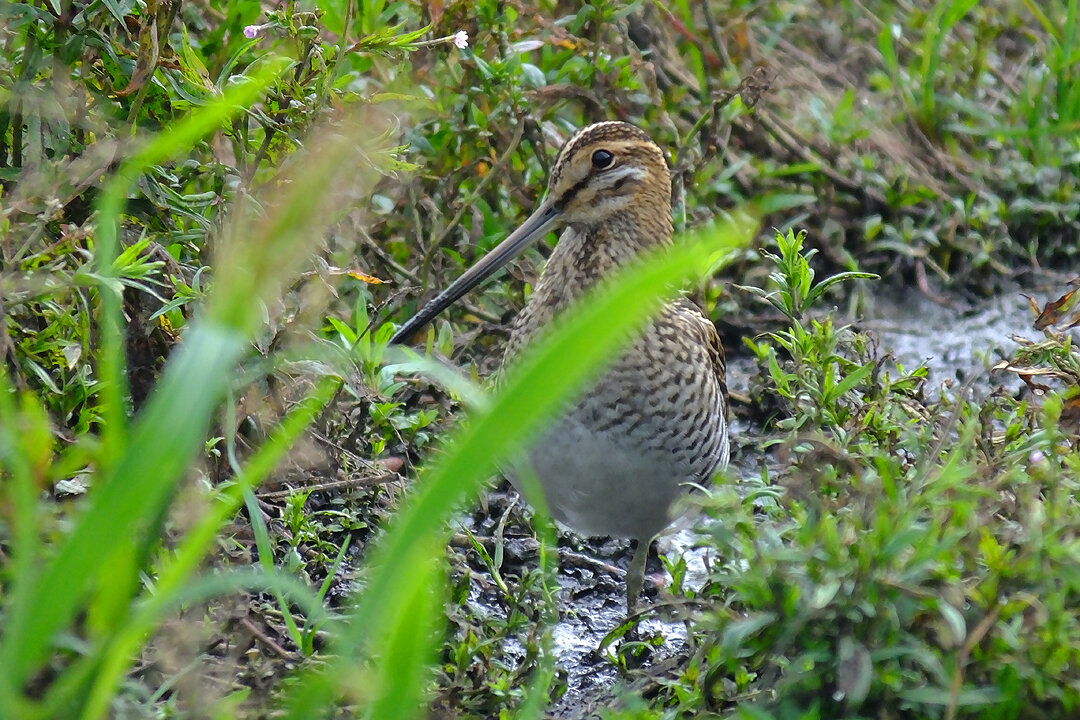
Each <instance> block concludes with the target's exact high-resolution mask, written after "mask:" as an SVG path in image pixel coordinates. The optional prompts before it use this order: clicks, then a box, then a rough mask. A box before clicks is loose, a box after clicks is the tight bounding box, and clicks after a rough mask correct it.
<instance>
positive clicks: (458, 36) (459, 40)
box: [453, 30, 469, 48]
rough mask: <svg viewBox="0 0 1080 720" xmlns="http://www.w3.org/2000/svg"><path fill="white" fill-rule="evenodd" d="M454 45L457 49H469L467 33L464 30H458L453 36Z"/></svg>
mask: <svg viewBox="0 0 1080 720" xmlns="http://www.w3.org/2000/svg"><path fill="white" fill-rule="evenodd" d="M453 41H454V44H455V45H457V46H458V47H459V48H467V47H469V33H467V32H465V31H464V30H458V31H457V32H456V33H454V36H453Z"/></svg>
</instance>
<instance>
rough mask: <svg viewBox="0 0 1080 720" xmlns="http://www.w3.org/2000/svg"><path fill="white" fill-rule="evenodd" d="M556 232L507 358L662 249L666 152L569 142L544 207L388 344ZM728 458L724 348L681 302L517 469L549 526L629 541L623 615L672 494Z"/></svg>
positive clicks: (618, 132)
mask: <svg viewBox="0 0 1080 720" xmlns="http://www.w3.org/2000/svg"><path fill="white" fill-rule="evenodd" d="M555 228H563V230H562V235H561V236H560V238H559V242H558V244H557V245H556V246H555V250H554V252H553V253H552V255H551V258H550V260H548V263H547V267H546V268H545V270H544V272H543V275H542V276H541V277H540V279H539V281H538V282H537V283H536V287H535V288H534V290H533V294H532V296H531V297H530V298H529V302H528V304H527V305H526V306H525V308H524V309H523V310H522V311H521V313H520V314H519V315H518V316H517V318H515V320H514V324H513V330H512V333H511V336H510V342H509V344H508V345H507V348H506V359H507V360H509V359H511V358H513V357H515V356H516V355H518V354H519V353H520V352H521V351H522V349H523V348H524V347H525V346H526V345H528V343H529V342H530V341H532V339H533V338H534V337H536V335H537V334H538V333H539V332H541V331H542V330H543V329H544V328H545V327H547V326H548V325H549V324H550V323H551V322H552V321H553V320H555V318H556V317H557V316H558V314H559V313H560V312H562V311H563V310H564V309H565V308H566V307H568V306H569V305H571V304H572V303H573V302H574V301H575V300H576V299H577V298H579V297H580V296H581V295H582V293H583V292H585V291H586V290H587V289H589V288H590V287H592V286H593V285H594V284H596V282H597V281H599V280H600V279H601V278H603V277H605V276H607V275H609V274H611V272H612V271H614V270H616V269H617V268H619V267H621V266H623V265H625V264H626V263H628V262H630V261H632V260H633V259H634V258H636V257H638V256H639V255H640V254H641V253H642V252H645V251H647V250H649V249H651V248H654V247H657V246H662V245H668V244H670V243H671V236H672V224H671V177H670V173H669V172H668V167H667V163H666V161H665V159H664V154H663V152H662V151H661V150H660V148H659V147H657V145H656V144H655V143H654V142H653V141H652V140H651V139H650V138H649V136H648V135H647V134H646V133H644V132H643V131H642V130H640V129H638V128H636V127H634V126H633V125H629V124H627V123H622V122H602V123H596V124H594V125H589V126H588V127H585V128H582V129H581V130H579V131H578V132H577V133H576V134H574V135H573V136H572V137H571V138H570V139H569V140H567V141H566V143H565V144H564V145H563V147H562V149H561V150H560V151H559V155H558V157H557V158H556V161H555V166H554V168H553V169H552V171H551V178H550V180H549V182H548V194H547V197H546V199H545V200H544V202H543V203H541V205H540V207H539V208H537V210H536V211H535V212H534V213H533V214H532V215H531V216H530V217H529V218H528V219H527V220H525V222H524V223H523V224H522V225H521V227H520V228H518V229H517V230H515V231H514V232H513V233H511V234H510V236H509V237H507V239H506V240H505V241H503V242H502V244H500V245H499V246H498V247H496V248H495V249H494V250H492V251H491V252H490V253H488V255H486V256H485V257H484V258H483V259H482V260H480V262H478V263H477V264H476V265H474V266H473V267H472V268H470V269H469V270H468V271H466V273H465V274H464V275H462V276H461V277H460V278H459V279H458V280H457V281H455V282H454V283H453V284H451V286H450V287H449V288H447V289H446V290H444V291H443V292H442V293H441V294H439V295H438V296H437V297H436V298H435V299H434V300H432V301H431V302H430V303H428V305H427V306H425V307H424V308H423V309H422V310H421V311H420V312H419V313H417V315H416V316H415V317H413V318H412V319H411V320H409V322H407V323H406V324H405V325H404V326H402V327H401V329H400V330H398V332H397V333H396V334H395V335H394V337H393V338H392V339H391V342H392V343H397V342H402V341H404V340H406V339H407V338H409V337H411V336H412V335H413V334H414V333H415V332H416V331H417V330H418V329H420V328H421V327H422V326H424V325H426V324H427V323H428V322H430V321H431V320H432V319H433V318H434V317H435V316H436V315H438V314H439V313H440V312H441V311H442V310H443V309H445V308H446V307H447V306H449V305H450V304H451V303H453V302H454V301H456V300H457V299H458V298H460V297H461V296H462V295H464V294H465V293H466V292H468V291H469V290H470V289H472V288H473V287H475V286H476V285H477V284H479V283H480V282H482V281H483V280H484V279H485V278H487V277H488V276H489V275H491V274H492V273H494V272H495V271H496V270H498V269H499V268H500V267H502V266H503V265H505V264H506V263H507V262H508V261H509V260H510V259H511V258H513V257H514V256H515V255H517V254H518V253H519V252H520V251H521V250H523V249H524V248H525V247H527V246H528V245H529V244H531V243H532V242H535V241H536V240H538V239H540V238H542V237H543V236H544V235H545V234H546V233H547V232H548V230H551V229H555ZM727 460H728V437H727V385H726V381H725V365H724V349H723V346H722V345H721V344H720V338H719V337H718V336H717V333H716V328H715V327H714V326H713V324H712V323H711V322H710V321H709V319H708V318H707V317H706V316H705V315H704V313H702V311H701V310H700V309H699V308H698V307H697V306H696V305H694V304H693V303H692V302H690V301H688V300H677V301H674V302H671V303H669V304H667V305H666V306H664V308H663V309H662V310H661V311H660V312H659V313H658V314H657V316H656V317H655V318H654V319H653V321H652V322H651V323H650V324H649V325H648V326H647V327H646V329H645V330H644V331H643V332H642V333H641V335H640V336H639V337H638V338H637V339H635V340H634V341H633V342H632V343H631V344H630V345H629V346H628V347H627V348H626V349H624V350H623V351H622V354H621V355H620V356H619V358H618V359H617V360H615V361H614V362H613V363H612V365H610V366H609V368H608V369H607V370H605V371H604V372H603V374H602V375H601V376H600V377H599V378H598V379H597V380H596V381H594V383H593V384H592V385H591V386H590V387H589V389H588V390H587V391H586V392H585V394H584V395H583V396H581V398H580V399H579V400H578V401H577V402H576V403H574V404H573V405H571V406H570V407H568V408H567V410H566V411H565V412H564V413H563V414H562V415H561V416H560V417H559V418H558V419H557V420H556V421H555V422H554V423H553V424H552V425H551V427H550V428H549V429H548V430H547V431H546V432H545V433H544V434H543V435H542V436H541V437H539V438H538V439H537V440H536V441H535V443H534V444H533V446H532V449H531V450H530V451H529V452H528V458H527V462H528V465H529V466H530V469H531V471H532V472H533V473H534V474H535V475H536V477H537V479H538V480H539V482H540V485H541V487H542V488H543V491H544V496H545V500H546V501H547V503H546V504H547V507H548V509H549V510H550V511H551V514H552V515H553V516H554V517H555V519H556V520H558V521H559V522H561V523H563V524H565V525H568V526H569V527H570V528H572V529H574V530H576V531H577V532H579V533H581V534H583V535H610V536H614V537H629V538H634V539H636V540H637V541H638V545H637V549H636V551H635V553H634V558H633V560H632V561H631V563H630V570H629V571H628V573H627V608H628V610H631V609H633V606H634V604H635V603H636V600H637V597H638V595H639V594H640V592H641V587H642V581H643V575H644V569H645V560H646V557H647V554H648V547H649V543H650V541H651V540H652V538H653V537H654V536H655V535H656V534H657V533H659V532H660V531H661V530H663V529H664V528H665V527H666V526H667V525H668V524H669V523H670V521H671V519H672V518H671V515H670V513H671V508H672V505H673V504H674V502H675V500H676V498H677V497H678V495H679V491H680V486H681V485H683V484H685V483H702V482H707V481H708V480H709V479H710V478H711V476H712V475H713V474H714V473H716V472H717V471H718V470H720V469H722V468H723V467H724V466H725V465H726V464H727ZM511 479H512V480H514V482H515V484H518V482H517V480H516V477H511Z"/></svg>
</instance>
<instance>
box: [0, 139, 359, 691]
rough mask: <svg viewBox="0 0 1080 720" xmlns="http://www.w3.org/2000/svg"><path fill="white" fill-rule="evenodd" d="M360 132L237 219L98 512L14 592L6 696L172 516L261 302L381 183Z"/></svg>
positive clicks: (107, 482) (2, 654)
mask: <svg viewBox="0 0 1080 720" xmlns="http://www.w3.org/2000/svg"><path fill="white" fill-rule="evenodd" d="M356 120H358V118H356ZM363 127H364V123H363V122H354V123H352V124H350V123H348V122H342V123H340V124H339V125H338V126H336V127H335V128H334V132H333V133H330V132H327V133H325V134H324V136H323V137H322V138H318V137H315V138H312V139H311V140H310V141H309V145H308V147H309V148H310V149H309V150H307V151H306V153H307V158H306V160H300V159H299V158H298V162H297V163H296V164H295V165H294V166H293V168H294V176H293V177H292V178H291V182H290V183H289V184H288V187H289V188H290V192H289V193H288V194H286V195H284V196H282V197H279V198H276V199H275V200H276V201H275V203H273V204H272V205H270V206H269V209H268V210H267V212H266V214H265V215H264V216H262V217H259V218H251V217H246V216H245V215H244V213H242V212H237V213H235V217H236V220H235V225H234V228H233V231H232V233H231V236H230V237H229V238H228V239H227V241H226V242H224V243H223V245H224V246H225V250H224V252H223V255H222V262H221V263H220V264H219V272H218V277H217V280H216V283H215V287H214V290H213V292H212V294H211V297H210V300H209V305H208V307H207V308H206V311H205V313H204V315H203V317H202V318H201V319H200V320H198V321H196V322H195V323H193V324H192V326H191V328H190V330H189V332H188V333H187V335H186V336H185V338H184V342H183V344H181V345H180V346H179V347H178V348H177V349H176V350H175V352H174V355H173V357H172V358H171V359H170V361H169V363H168V365H167V367H166V370H165V372H164V374H163V375H162V378H161V380H160V382H159V383H158V385H157V387H156V388H155V392H154V394H153V395H152V396H151V398H150V399H149V401H148V402H147V404H146V406H145V408H144V409H143V411H142V412H141V413H140V415H139V417H138V419H137V421H136V423H135V425H134V427H133V430H132V432H131V434H130V437H128V438H127V439H126V440H125V442H124V443H123V452H122V453H121V454H120V455H119V457H117V458H116V459H115V460H114V461H113V462H112V463H111V464H108V463H103V467H101V468H100V474H99V477H100V482H99V483H98V485H97V486H96V487H95V490H94V492H93V493H92V494H91V496H90V497H89V507H88V508H87V510H86V511H85V513H84V514H83V515H82V516H81V517H78V519H77V522H76V524H75V527H74V528H73V530H72V531H71V533H70V535H68V536H67V537H66V538H65V539H64V540H63V542H62V543H61V544H60V545H59V548H58V550H57V552H56V555H55V556H54V557H53V558H51V559H49V560H48V561H46V562H45V563H44V567H43V569H42V571H41V572H40V574H39V575H37V576H36V577H35V576H27V577H25V578H19V582H18V583H16V584H15V585H14V586H13V590H12V592H11V594H10V596H9V603H10V609H9V612H8V616H7V618H6V620H7V622H6V623H5V628H4V636H3V645H2V647H0V664H2V666H3V667H4V668H5V672H4V673H3V676H2V678H0V699H2V698H3V697H8V698H11V697H15V696H17V695H18V694H19V691H20V689H21V688H22V686H23V684H24V683H25V682H26V681H27V679H28V678H29V677H30V676H31V675H32V674H33V673H34V672H35V671H36V670H37V669H38V668H39V667H40V665H41V664H42V662H44V660H45V658H46V657H47V655H48V653H49V650H50V647H51V644H52V642H53V640H54V638H55V637H56V635H57V633H58V632H59V631H60V630H61V629H62V628H64V627H65V626H66V625H67V624H68V623H70V622H71V621H72V620H73V618H74V617H75V616H76V614H77V613H78V612H79V611H80V609H83V608H84V603H85V602H86V598H87V595H88V593H89V592H90V590H91V588H92V587H93V583H94V582H95V581H96V582H98V583H108V582H117V581H119V579H113V578H109V577H108V576H106V575H104V574H103V573H102V572H101V570H102V569H103V568H104V567H106V566H108V565H109V563H110V562H111V561H112V560H113V559H114V553H116V552H117V551H118V550H119V549H120V548H121V547H122V546H124V545H131V544H132V543H137V542H138V537H139V535H140V533H141V532H144V531H145V530H146V528H148V527H152V526H153V523H154V520H155V518H160V517H162V516H163V513H164V512H165V511H166V508H167V505H168V503H169V501H170V499H171V497H172V495H173V492H174V490H175V488H176V487H177V484H178V482H179V481H180V480H181V479H182V477H183V475H184V472H185V470H186V469H187V468H188V466H189V463H190V461H191V458H192V457H193V456H194V455H195V453H196V452H197V451H198V450H199V449H200V448H201V447H202V444H203V441H204V439H205V432H206V429H207V427H208V424H209V421H210V416H211V413H212V412H213V410H214V409H215V408H216V407H217V405H218V403H219V402H220V400H221V398H222V397H223V395H224V392H225V389H226V387H227V385H228V384H229V383H230V382H232V378H233V375H234V369H235V366H236V364H237V362H238V361H239V359H240V358H241V357H242V356H243V355H244V353H245V352H246V349H247V343H248V334H249V332H250V331H251V330H252V329H253V327H254V326H255V323H256V322H257V321H258V318H259V316H260V307H261V303H262V302H264V301H266V300H268V299H270V298H272V297H274V296H276V294H277V293H279V292H280V288H281V285H282V283H283V282H284V280H285V278H286V277H287V276H289V275H290V274H291V273H292V272H293V270H294V269H295V267H296V265H297V263H298V262H300V261H301V260H302V259H303V258H304V257H306V255H307V254H308V253H309V252H310V249H311V242H310V238H311V237H317V236H318V235H319V234H320V233H321V226H322V225H323V224H324V223H326V222H328V221H329V220H330V218H331V215H330V213H329V212H328V211H327V208H328V206H329V205H330V204H332V203H333V202H334V201H335V194H334V192H332V191H331V190H333V189H336V188H338V187H339V186H343V185H352V184H356V183H359V182H361V181H364V182H372V181H373V179H372V175H373V173H363V172H357V168H358V167H359V168H364V167H367V166H365V165H363V164H362V163H361V162H360V161H359V159H358V158H359V154H360V153H362V152H364V151H365V150H367V148H365V147H364V138H365V135H364V134H363V132H362V128H363ZM320 153H325V155H320ZM328 157H332V158H334V162H329V161H327V159H326V158H328ZM346 174H347V176H348V177H347V179H346V178H345V177H344V176H345V175H346ZM103 225H109V223H108V222H104V223H103ZM104 297H105V296H104V295H103V299H104ZM114 300H117V302H118V299H116V298H114ZM112 310H113V311H115V312H118V311H119V309H118V307H114V308H113V309H112ZM114 331H115V328H114ZM114 340H115V339H114ZM115 342H116V345H117V348H116V352H117V355H116V357H115V360H116V361H117V362H120V358H121V357H122V356H121V355H120V354H119V352H120V351H119V343H120V342H121V341H120V340H115ZM114 449H115V448H114ZM107 460H108V458H107ZM134 570H135V571H137V568H135V569H134ZM106 597H107V596H106ZM114 620H117V621H119V618H115V617H114Z"/></svg>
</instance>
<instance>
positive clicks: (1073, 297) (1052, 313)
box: [1035, 278, 1080, 330]
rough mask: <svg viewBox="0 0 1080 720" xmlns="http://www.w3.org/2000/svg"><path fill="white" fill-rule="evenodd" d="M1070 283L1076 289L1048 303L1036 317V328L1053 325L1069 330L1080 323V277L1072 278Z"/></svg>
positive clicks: (1042, 328) (1041, 328) (1040, 328)
mask: <svg viewBox="0 0 1080 720" xmlns="http://www.w3.org/2000/svg"><path fill="white" fill-rule="evenodd" d="M1069 285H1072V286H1073V287H1074V289H1073V290H1070V291H1069V292H1067V293H1065V294H1064V295H1062V296H1061V297H1059V298H1058V299H1057V300H1054V301H1052V302H1048V303H1046V307H1044V308H1043V309H1042V311H1041V312H1040V313H1039V316H1038V317H1037V318H1035V329H1036V330H1045V329H1046V328H1048V327H1050V326H1051V325H1053V326H1055V327H1057V328H1059V329H1061V330H1068V329H1069V328H1072V327H1076V326H1077V325H1080V294H1078V293H1077V290H1076V287H1077V286H1078V285H1080V278H1074V279H1073V280H1070V281H1069ZM1070 313H1072V316H1071V317H1069V314H1070Z"/></svg>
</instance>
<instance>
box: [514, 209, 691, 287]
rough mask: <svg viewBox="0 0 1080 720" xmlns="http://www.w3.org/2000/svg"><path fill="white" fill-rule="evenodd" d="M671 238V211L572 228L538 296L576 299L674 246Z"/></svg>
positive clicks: (561, 240)
mask: <svg viewBox="0 0 1080 720" xmlns="http://www.w3.org/2000/svg"><path fill="white" fill-rule="evenodd" d="M671 234H672V226H671V214H670V211H669V210H668V209H667V208H665V209H664V210H663V212H657V213H649V214H645V213H634V212H628V213H625V214H620V215H619V216H617V217H613V218H611V219H610V220H609V221H607V222H605V223H602V224H599V225H594V226H587V227H573V226H571V227H568V228H567V229H566V230H565V231H563V234H562V236H561V237H560V238H559V243H558V244H557V245H556V246H555V250H554V251H553V252H552V254H551V258H550V259H549V260H548V262H547V266H546V267H545V268H544V272H543V275H542V276H541V277H540V280H539V281H538V282H537V284H536V287H535V288H534V293H535V294H539V295H548V296H552V295H558V296H560V297H562V298H563V299H564V300H572V299H575V298H577V297H579V296H581V295H583V294H584V293H586V292H588V291H589V290H590V289H591V288H592V287H593V286H594V285H595V284H596V283H597V282H598V281H600V280H601V279H604V278H607V277H610V276H611V275H612V274H613V273H615V272H616V271H618V270H619V268H621V267H623V266H625V265H627V264H629V263H631V262H632V261H634V260H635V259H636V258H639V257H640V256H642V255H643V254H647V253H649V252H650V251H652V250H655V249H657V248H659V247H662V246H667V245H670V244H671ZM539 299H540V298H537V300H539ZM548 302H551V300H548ZM556 304H561V303H556Z"/></svg>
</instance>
